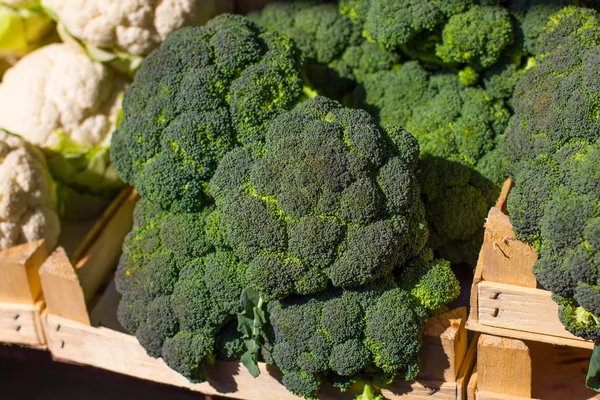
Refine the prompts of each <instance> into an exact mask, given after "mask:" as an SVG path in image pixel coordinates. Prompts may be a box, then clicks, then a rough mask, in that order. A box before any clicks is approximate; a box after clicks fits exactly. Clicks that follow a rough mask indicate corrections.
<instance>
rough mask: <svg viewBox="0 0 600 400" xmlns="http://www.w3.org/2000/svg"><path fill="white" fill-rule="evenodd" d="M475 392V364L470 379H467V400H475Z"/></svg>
mask: <svg viewBox="0 0 600 400" xmlns="http://www.w3.org/2000/svg"><path fill="white" fill-rule="evenodd" d="M476 392H477V364H475V367H474V368H473V372H472V373H471V377H470V378H469V384H468V385H467V400H475V398H476V397H475V393H476Z"/></svg>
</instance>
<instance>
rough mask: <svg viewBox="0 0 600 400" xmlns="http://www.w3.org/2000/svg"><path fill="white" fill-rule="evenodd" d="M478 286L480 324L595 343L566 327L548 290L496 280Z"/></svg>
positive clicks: (587, 344)
mask: <svg viewBox="0 0 600 400" xmlns="http://www.w3.org/2000/svg"><path fill="white" fill-rule="evenodd" d="M477 290H478V295H479V310H478V322H479V323H480V324H483V325H490V326H494V327H499V328H507V329H515V330H519V331H527V332H532V333H539V334H542V335H550V336H557V337H560V338H568V339H572V340H573V341H577V342H581V344H580V346H579V347H585V348H588V347H591V346H592V343H591V342H587V343H586V341H585V340H583V339H581V338H579V337H577V336H574V335H572V334H571V333H569V332H568V331H567V330H566V329H565V328H564V326H563V324H562V323H561V322H560V320H559V319H558V305H557V304H556V303H555V302H554V301H553V300H552V293H551V292H549V291H546V290H541V289H531V288H524V287H519V286H513V285H505V284H502V283H495V282H481V283H479V285H478V287H477ZM559 344H560V343H559Z"/></svg>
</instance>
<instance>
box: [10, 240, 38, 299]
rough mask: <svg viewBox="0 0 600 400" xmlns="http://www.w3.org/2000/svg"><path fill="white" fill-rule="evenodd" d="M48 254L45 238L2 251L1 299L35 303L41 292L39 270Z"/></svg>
mask: <svg viewBox="0 0 600 400" xmlns="http://www.w3.org/2000/svg"><path fill="white" fill-rule="evenodd" d="M47 256H48V251H47V249H46V243H45V241H44V240H38V241H35V242H31V243H25V244H22V245H20V246H14V247H11V248H9V249H6V250H2V251H0V301H2V302H11V303H19V304H30V305H33V304H35V303H36V301H37V300H38V297H39V296H40V292H41V286H40V278H39V275H38V270H39V268H40V266H41V265H42V263H43V262H44V260H45V259H46V257H47Z"/></svg>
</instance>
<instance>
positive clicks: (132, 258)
mask: <svg viewBox="0 0 600 400" xmlns="http://www.w3.org/2000/svg"><path fill="white" fill-rule="evenodd" d="M212 211H213V207H207V208H204V209H203V210H202V211H201V212H198V213H189V214H187V213H174V212H167V211H163V210H162V209H161V208H160V207H159V206H157V205H155V204H153V203H151V202H149V201H147V200H145V199H142V200H141V201H140V202H139V203H138V204H137V206H136V209H135V213H134V227H133V230H132V231H131V232H130V233H129V234H128V236H127V238H126V240H125V243H124V245H123V255H122V256H121V260H120V262H119V267H118V269H117V273H116V277H115V279H116V284H117V290H118V291H119V292H120V293H121V294H122V299H121V302H120V303H119V309H118V318H119V321H120V322H121V324H122V325H123V327H124V328H125V329H127V330H128V331H130V332H132V333H134V334H135V336H136V337H137V339H138V340H139V342H140V344H141V345H142V346H143V347H144V348H145V349H146V351H147V352H148V354H149V355H150V356H152V357H162V358H163V359H164V360H165V362H166V363H167V365H168V366H169V367H171V368H173V369H175V370H176V371H178V372H180V373H181V374H183V375H184V376H185V377H187V378H188V379H190V380H191V381H194V382H201V381H204V380H206V376H207V368H208V366H210V365H211V364H212V363H213V362H214V360H215V359H225V360H228V359H236V358H239V356H240V355H241V353H242V352H243V350H244V347H243V342H242V340H241V337H240V335H239V334H238V333H237V332H236V325H235V313H236V312H237V311H238V308H239V296H240V293H241V291H242V288H243V287H244V285H245V283H244V276H243V271H245V266H244V265H242V264H241V263H240V262H239V261H238V259H237V258H236V257H235V255H234V254H233V253H232V252H231V251H229V250H228V249H227V248H224V247H220V246H217V247H215V246H214V245H213V244H212V243H213V242H215V241H214V240H212V239H211V232H213V231H215V229H217V228H215V226H214V223H213V221H214V219H213V218H211V217H210V215H211V212H212Z"/></svg>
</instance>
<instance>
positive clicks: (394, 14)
mask: <svg viewBox="0 0 600 400" xmlns="http://www.w3.org/2000/svg"><path fill="white" fill-rule="evenodd" d="M473 3H474V2H473V1H472V0H451V1H447V0H401V1H387V0H342V1H341V2H340V11H341V13H342V14H343V15H346V16H348V17H349V18H350V19H352V20H353V21H354V22H355V23H357V24H359V25H360V26H362V29H363V36H365V37H366V38H367V39H369V40H372V41H376V42H378V43H381V44H382V45H384V46H385V47H386V48H388V49H396V48H398V47H400V46H402V45H404V44H406V43H408V42H409V41H410V40H411V39H413V38H414V37H415V36H417V35H418V34H419V33H420V32H422V31H431V30H433V29H434V28H435V27H436V26H438V25H440V24H441V23H443V22H445V21H447V20H448V18H450V17H451V16H452V15H454V14H457V13H460V12H463V11H465V10H466V9H467V8H468V7H469V6H471V5H472V4H473Z"/></svg>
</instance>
